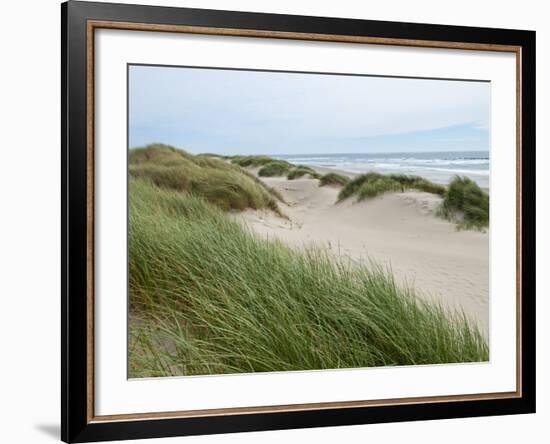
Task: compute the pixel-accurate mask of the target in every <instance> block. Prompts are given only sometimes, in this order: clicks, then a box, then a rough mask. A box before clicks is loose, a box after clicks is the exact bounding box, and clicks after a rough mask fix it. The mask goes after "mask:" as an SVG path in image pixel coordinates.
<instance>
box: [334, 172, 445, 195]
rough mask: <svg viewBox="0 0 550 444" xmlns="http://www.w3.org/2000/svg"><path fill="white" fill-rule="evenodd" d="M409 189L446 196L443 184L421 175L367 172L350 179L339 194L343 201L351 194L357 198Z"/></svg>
mask: <svg viewBox="0 0 550 444" xmlns="http://www.w3.org/2000/svg"><path fill="white" fill-rule="evenodd" d="M407 189H416V190H420V191H426V192H428V193H433V194H438V195H440V196H444V195H445V193H446V189H445V187H444V186H443V185H439V184H435V183H433V182H430V181H428V180H426V179H424V178H422V177H419V176H408V175H405V174H388V175H386V174H380V173H373V172H371V173H366V174H361V175H359V176H357V177H356V178H354V179H353V180H351V181H349V182H348V183H347V184H346V185H345V186H344V188H342V190H341V191H340V194H339V195H338V200H339V201H342V200H344V199H347V198H349V197H351V196H354V195H355V196H357V200H358V201H361V200H363V199H367V198H371V197H375V196H378V195H379V194H383V193H387V192H392V191H393V192H397V191H401V192H402V191H405V190H407Z"/></svg>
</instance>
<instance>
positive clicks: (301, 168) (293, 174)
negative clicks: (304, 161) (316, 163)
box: [286, 165, 320, 180]
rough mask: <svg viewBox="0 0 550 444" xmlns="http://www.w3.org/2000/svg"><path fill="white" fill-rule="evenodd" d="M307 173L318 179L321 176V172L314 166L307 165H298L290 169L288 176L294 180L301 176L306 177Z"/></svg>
mask: <svg viewBox="0 0 550 444" xmlns="http://www.w3.org/2000/svg"><path fill="white" fill-rule="evenodd" d="M306 175H308V176H309V177H311V178H312V179H318V178H319V177H320V175H319V173H317V171H315V170H314V169H313V168H310V167H308V166H305V165H297V166H296V167H295V168H293V169H291V170H290V171H289V173H288V174H287V176H286V178H287V179H288V180H294V179H299V178H300V177H304V176H306Z"/></svg>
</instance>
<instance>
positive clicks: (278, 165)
mask: <svg viewBox="0 0 550 444" xmlns="http://www.w3.org/2000/svg"><path fill="white" fill-rule="evenodd" d="M291 168H292V165H290V163H288V162H285V161H284V160H273V161H271V162H269V163H266V164H265V165H264V166H263V167H262V168H260V170H259V171H258V176H261V177H273V176H284V175H285V174H287V173H288V171H289V170H290V169H291Z"/></svg>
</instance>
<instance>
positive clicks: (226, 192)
mask: <svg viewBox="0 0 550 444" xmlns="http://www.w3.org/2000/svg"><path fill="white" fill-rule="evenodd" d="M128 171H129V175H130V177H133V178H141V179H146V180H149V181H151V182H152V183H154V184H155V185H157V186H158V187H160V188H165V189H170V190H175V191H179V192H189V193H192V194H193V195H195V196H200V197H202V198H204V199H205V200H206V201H208V202H210V203H212V204H214V205H216V206H218V207H220V208H221V209H223V210H244V209H246V208H252V209H261V208H270V209H272V210H274V211H277V212H280V210H279V207H278V204H277V201H278V200H280V196H279V195H278V193H276V192H275V191H274V190H273V189H271V188H269V187H268V186H266V185H265V184H264V183H263V182H262V181H261V180H259V179H258V178H257V177H255V176H254V175H253V174H251V173H250V172H248V171H246V170H244V169H242V168H240V167H239V166H237V165H232V164H231V163H229V162H226V161H224V160H222V159H219V158H216V157H210V156H194V155H192V154H190V153H187V152H185V151H183V150H179V149H176V148H174V147H171V146H168V145H162V144H153V145H148V146H146V147H143V148H135V149H131V150H129V154H128Z"/></svg>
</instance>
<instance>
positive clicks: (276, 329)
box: [129, 176, 488, 377]
mask: <svg viewBox="0 0 550 444" xmlns="http://www.w3.org/2000/svg"><path fill="white" fill-rule="evenodd" d="M129 198H130V200H129V294H130V330H129V335H130V336H129V374H130V377H146V376H147V377H149V376H168V375H193V374H220V373H239V372H266V371H287V370H310V369H329V368H349V367H371V366H382V365H405V364H409V365H411V364H438V363H450V362H479V361H486V360H487V359H488V347H487V344H486V342H485V340H484V339H483V337H482V336H481V334H480V333H479V332H478V331H477V330H476V329H475V328H474V327H473V326H472V325H471V324H469V323H468V322H467V321H466V319H465V318H464V317H461V316H456V317H450V316H449V315H446V314H445V312H444V311H443V310H442V309H441V308H439V307H438V306H436V305H429V304H427V303H424V302H420V301H419V300H417V299H416V298H415V296H414V293H413V292H412V291H410V290H407V289H404V288H401V287H399V286H398V285H396V283H395V282H394V280H393V278H392V276H391V275H390V274H388V273H386V272H385V271H383V270H381V269H380V268H377V267H376V266H370V267H366V266H361V265H357V264H355V263H351V262H344V261H340V260H337V259H336V258H334V257H331V256H329V255H328V254H326V253H323V252H321V251H319V250H315V249H313V250H309V251H303V252H302V251H298V250H292V249H290V248H288V247H286V246H284V245H283V244H282V243H280V242H275V241H267V240H264V239H260V238H258V237H255V236H253V235H252V234H251V233H250V232H248V231H247V230H245V229H244V228H243V227H242V226H241V225H240V224H238V223H237V222H236V221H234V220H233V219H231V218H230V217H228V216H227V215H226V214H224V212H223V211H221V210H220V209H219V208H217V207H216V206H214V205H212V204H210V203H209V202H208V201H207V200H206V198H203V197H199V196H196V195H195V194H193V193H187V192H184V193H182V192H178V191H177V190H175V189H173V188H169V187H159V186H157V185H155V184H153V183H152V181H151V179H149V178H138V177H135V176H132V177H131V178H130V183H129Z"/></svg>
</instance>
